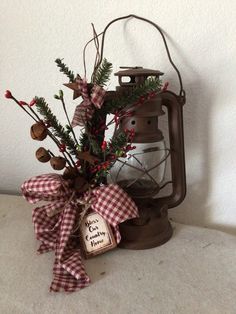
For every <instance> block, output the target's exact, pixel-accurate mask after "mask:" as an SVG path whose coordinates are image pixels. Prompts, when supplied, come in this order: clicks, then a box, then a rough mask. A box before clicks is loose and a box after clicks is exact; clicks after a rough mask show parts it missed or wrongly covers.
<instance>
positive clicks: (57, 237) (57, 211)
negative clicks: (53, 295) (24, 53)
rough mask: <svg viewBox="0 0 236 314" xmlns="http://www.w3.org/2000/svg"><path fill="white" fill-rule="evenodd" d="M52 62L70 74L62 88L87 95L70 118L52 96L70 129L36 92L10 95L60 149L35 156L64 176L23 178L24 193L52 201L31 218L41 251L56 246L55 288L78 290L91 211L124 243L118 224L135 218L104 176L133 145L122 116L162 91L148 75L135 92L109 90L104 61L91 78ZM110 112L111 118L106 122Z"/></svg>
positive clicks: (83, 281) (41, 135)
mask: <svg viewBox="0 0 236 314" xmlns="http://www.w3.org/2000/svg"><path fill="white" fill-rule="evenodd" d="M55 62H56V64H57V66H58V68H59V70H60V71H61V72H62V73H64V74H65V75H66V76H67V77H68V78H69V82H68V83H66V84H64V85H65V86H66V87H68V88H70V89H72V90H73V93H74V95H73V98H74V99H77V98H81V99H82V101H81V102H80V103H79V104H78V105H77V106H76V108H75V111H74V115H73V117H72V119H70V117H69V116H68V113H67V107H66V101H65V98H64V93H63V91H62V90H59V92H58V94H56V95H55V96H54V98H55V99H56V100H57V101H59V102H60V103H61V106H62V109H63V111H64V113H65V118H66V121H67V122H66V123H67V124H66V125H65V126H63V125H62V124H61V122H59V121H58V119H57V117H56V115H55V114H54V113H53V112H52V110H51V108H50V106H49V104H48V103H47V102H46V100H45V99H44V98H42V97H34V98H33V100H32V101H30V102H26V101H21V100H18V99H17V98H16V97H15V96H14V95H13V93H12V92H10V91H9V90H7V91H6V93H5V97H6V98H8V99H11V100H13V101H14V102H15V103H16V104H17V106H18V107H19V108H20V109H21V110H23V111H24V112H25V114H27V115H28V116H29V117H30V118H31V119H33V120H34V124H33V125H32V126H31V129H30V135H31V138H32V139H33V140H36V141H43V140H44V139H45V138H46V137H50V138H51V140H52V141H53V142H54V143H55V147H56V150H55V152H52V151H51V150H49V149H47V148H44V147H39V148H38V150H37V151H36V153H35V155H36V158H37V159H38V161H39V162H42V163H46V162H50V164H51V166H52V168H53V169H54V170H56V171H59V170H62V169H64V172H63V174H56V173H51V174H45V175H41V176H37V177H33V178H31V179H29V180H27V181H26V182H24V184H23V185H22V193H23V196H24V197H25V199H26V200H27V201H29V202H31V203H36V202H38V201H40V200H45V201H48V203H47V204H46V205H43V206H41V207H37V208H35V209H34V210H33V223H34V228H35V234H36V238H37V239H38V240H40V241H41V245H40V247H39V252H40V253H44V252H47V251H50V250H54V251H55V256H56V258H55V263H54V269H53V276H54V278H53V281H52V284H51V287H50V290H51V291H60V290H64V291H75V290H77V289H81V288H84V287H86V286H87V285H88V284H89V282H90V279H89V277H88V275H87V274H86V272H85V269H84V265H83V263H82V245H81V241H82V240H81V237H80V236H79V228H80V225H81V222H82V221H83V220H84V219H85V217H86V215H88V214H89V213H91V212H96V213H98V214H99V215H100V216H101V217H102V218H103V219H104V220H105V222H106V223H107V224H108V225H109V226H110V227H111V230H112V233H113V234H114V239H115V242H116V243H119V241H120V234H119V229H118V225H119V224H120V223H121V222H123V221H125V220H127V219H131V218H134V217H137V216H138V209H137V207H136V205H135V203H134V202H133V201H132V199H131V198H130V197H129V196H128V194H127V193H126V192H125V191H123V190H122V189H121V188H120V187H119V186H118V185H116V184H108V183H107V175H108V174H109V172H110V170H111V168H112V166H113V165H114V163H115V162H116V161H117V160H118V159H119V158H121V157H125V156H126V155H127V154H129V152H130V151H132V149H134V148H135V146H134V145H133V138H134V130H133V129H127V130H121V129H120V128H119V122H120V120H121V119H122V118H124V117H127V116H132V115H133V113H134V110H135V108H136V107H137V106H140V105H142V104H143V103H144V102H145V100H146V99H150V98H151V97H155V95H156V93H158V92H159V91H160V89H161V82H160V81H159V80H158V79H156V78H155V79H153V78H150V79H148V80H146V81H145V83H144V84H143V85H141V86H139V87H137V88H135V89H134V90H133V93H132V95H129V96H123V95H122V96H121V95H119V94H117V93H114V92H109V91H107V90H106V85H107V83H108V82H109V79H110V75H111V72H112V64H111V63H109V62H108V61H107V60H106V59H103V60H100V62H96V63H95V66H94V71H93V73H92V76H91V81H90V82H88V80H87V78H82V77H81V76H80V75H79V74H76V75H75V74H74V72H73V71H71V70H70V69H69V68H68V67H67V66H66V64H65V63H64V62H63V60H62V59H57V60H56V61H55ZM108 115H113V116H112V119H111V120H110V121H109V122H108V123H107V116H108ZM111 125H113V126H114V133H113V136H112V137H111V138H110V139H108V140H107V139H106V138H105V131H106V130H107V129H108V128H109V127H110V126H111ZM78 126H79V127H80V128H78ZM77 129H78V130H79V132H77V131H78V130H77ZM88 225H89V223H88ZM95 236H96V235H95ZM94 243H95V242H94ZM112 247H114V246H112ZM98 251H99V250H98ZM104 251H105V250H102V251H101V252H104ZM99 252H100V251H99Z"/></svg>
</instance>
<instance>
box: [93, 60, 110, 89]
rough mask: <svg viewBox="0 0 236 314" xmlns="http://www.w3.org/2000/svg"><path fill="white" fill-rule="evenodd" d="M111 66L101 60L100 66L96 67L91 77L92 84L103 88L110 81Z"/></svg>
mask: <svg viewBox="0 0 236 314" xmlns="http://www.w3.org/2000/svg"><path fill="white" fill-rule="evenodd" d="M111 72H112V64H111V63H110V62H108V61H107V59H103V61H102V64H101V65H100V66H99V67H98V69H97V70H96V71H95V73H94V75H93V83H94V84H96V85H99V86H105V85H106V84H107V82H108V81H109V79H110V75H111Z"/></svg>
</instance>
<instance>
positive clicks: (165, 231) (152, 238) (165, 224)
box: [118, 202, 173, 250]
mask: <svg viewBox="0 0 236 314" xmlns="http://www.w3.org/2000/svg"><path fill="white" fill-rule="evenodd" d="M136 203H137V202H136ZM137 205H141V206H138V207H139V215H140V217H139V218H135V219H131V220H128V221H125V222H123V223H122V224H120V225H119V229H120V234H121V242H120V243H119V245H118V246H119V247H120V248H125V249H130V250H144V249H151V248H154V247H156V246H160V245H162V244H164V243H166V242H167V241H168V240H169V239H170V238H171V236H172V234H173V229H172V227H171V224H170V222H169V220H168V208H167V205H164V206H162V207H161V208H159V209H158V208H156V206H153V205H152V204H149V206H147V205H146V206H147V207H143V206H142V205H144V204H137Z"/></svg>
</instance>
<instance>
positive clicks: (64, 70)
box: [55, 58, 75, 82]
mask: <svg viewBox="0 0 236 314" xmlns="http://www.w3.org/2000/svg"><path fill="white" fill-rule="evenodd" d="M62 60H63V59H59V58H58V59H56V60H55V62H56V64H57V66H58V68H59V69H60V72H62V73H64V74H65V75H66V76H67V77H68V78H69V80H70V82H74V81H75V75H74V73H73V71H71V70H69V68H68V66H66V64H65V63H64V62H62Z"/></svg>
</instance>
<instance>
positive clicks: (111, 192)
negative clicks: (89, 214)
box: [91, 184, 138, 243]
mask: <svg viewBox="0 0 236 314" xmlns="http://www.w3.org/2000/svg"><path fill="white" fill-rule="evenodd" d="M93 194H94V195H95V197H96V201H95V202H94V203H93V205H92V206H91V207H92V209H93V210H94V211H96V212H97V213H98V214H100V215H101V216H102V217H103V218H104V219H105V220H106V221H107V222H108V223H109V224H110V225H111V226H112V227H113V230H114V232H115V234H114V235H115V238H116V242H117V243H119V242H120V240H121V236H120V232H119V224H120V223H122V222H124V221H125V220H128V219H132V218H136V217H138V208H137V206H136V205H135V203H134V201H133V200H132V199H131V198H130V197H129V195H128V194H127V193H126V192H125V191H124V190H123V189H122V188H121V187H119V186H118V185H117V184H109V185H105V186H103V187H99V188H97V189H95V190H94V191H93Z"/></svg>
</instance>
